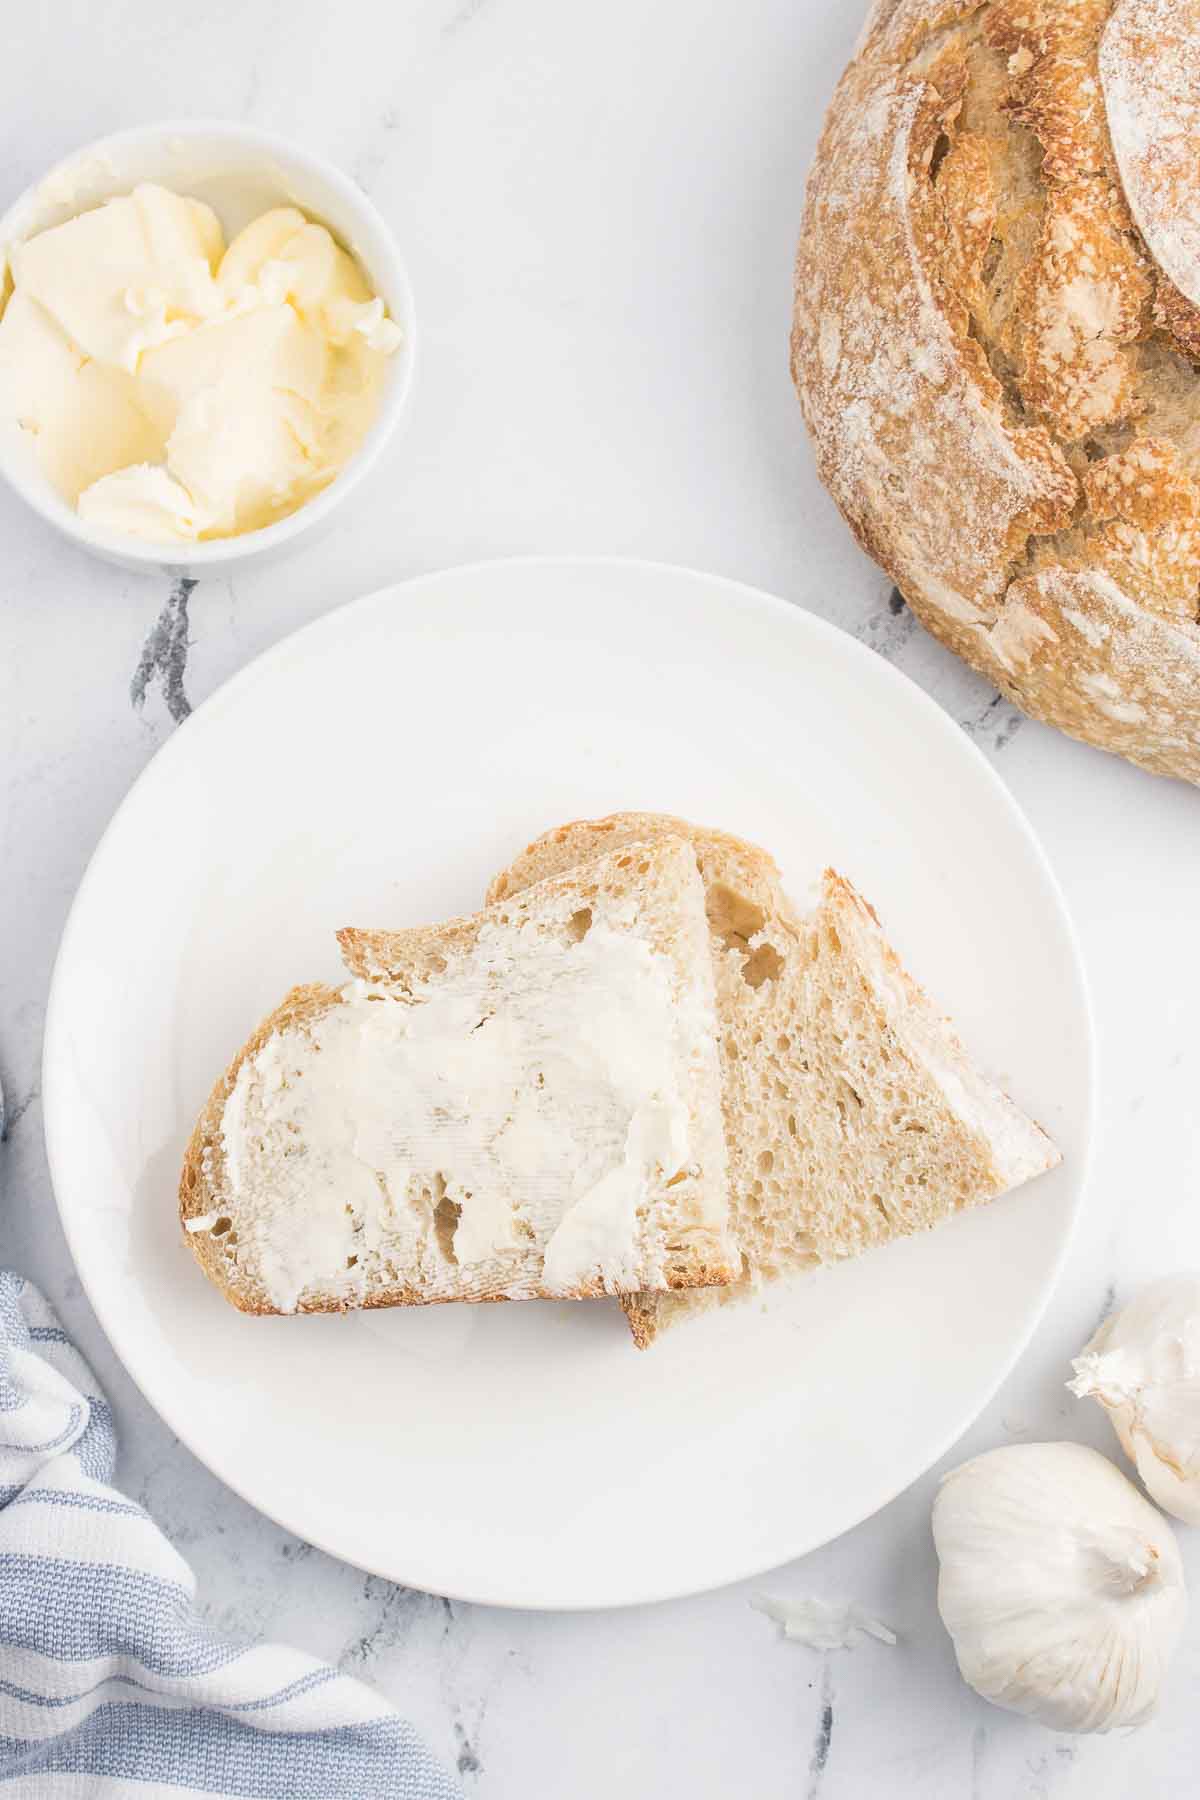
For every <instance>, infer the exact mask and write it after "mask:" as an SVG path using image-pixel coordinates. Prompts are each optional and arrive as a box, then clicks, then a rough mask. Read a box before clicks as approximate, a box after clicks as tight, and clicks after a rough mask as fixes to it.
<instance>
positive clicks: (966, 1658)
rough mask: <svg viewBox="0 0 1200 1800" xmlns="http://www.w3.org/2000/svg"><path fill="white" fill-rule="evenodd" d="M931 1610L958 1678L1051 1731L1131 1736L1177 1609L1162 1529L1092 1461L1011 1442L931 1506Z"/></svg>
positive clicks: (960, 1476)
mask: <svg viewBox="0 0 1200 1800" xmlns="http://www.w3.org/2000/svg"><path fill="white" fill-rule="evenodd" d="M933 1538H934V1543H935V1544H936V1545H937V1553H938V1558H939V1561H940V1563H941V1575H940V1578H939V1581H938V1607H939V1609H940V1611H941V1615H942V1618H943V1620H944V1621H945V1624H946V1629H947V1630H948V1631H949V1633H950V1636H951V1637H952V1638H953V1640H954V1650H955V1654H956V1655H957V1657H958V1666H959V1669H960V1670H961V1671H962V1675H963V1679H964V1680H965V1681H968V1682H969V1683H970V1685H971V1686H972V1687H973V1688H974V1689H975V1690H976V1691H977V1692H978V1693H980V1694H982V1695H983V1697H984V1699H985V1700H993V1701H994V1702H995V1703H996V1705H997V1706H1006V1707H1008V1708H1009V1710H1010V1711H1012V1712H1019V1713H1026V1714H1028V1715H1029V1716H1031V1717H1032V1718H1036V1719H1040V1720H1041V1721H1042V1722H1043V1724H1046V1725H1051V1726H1054V1727H1055V1728H1056V1729H1057V1730H1059V1731H1111V1730H1112V1729H1113V1728H1114V1727H1115V1726H1118V1725H1140V1724H1141V1723H1142V1722H1143V1721H1144V1720H1145V1719H1147V1718H1149V1716H1150V1714H1151V1713H1152V1712H1153V1710H1154V1706H1155V1702H1156V1701H1157V1699H1158V1690H1159V1686H1160V1684H1161V1681H1162V1678H1163V1674H1164V1671H1165V1670H1166V1667H1167V1663H1168V1662H1169V1660H1170V1657H1171V1652H1172V1651H1173V1650H1174V1648H1175V1645H1176V1642H1177V1641H1178V1638H1179V1634H1180V1631H1181V1630H1182V1628H1183V1620H1184V1615H1185V1613H1186V1611H1187V1593H1186V1590H1185V1587H1184V1580H1183V1568H1182V1565H1181V1563H1180V1559H1179V1550H1178V1547H1177V1545H1176V1543H1175V1537H1174V1534H1173V1533H1172V1531H1171V1527H1170V1526H1169V1525H1168V1524H1167V1521H1166V1520H1165V1519H1164V1518H1163V1517H1162V1516H1161V1514H1159V1513H1157V1512H1156V1511H1155V1510H1154V1508H1153V1507H1152V1506H1151V1505H1150V1503H1149V1502H1148V1501H1147V1500H1144V1499H1143V1498H1142V1496H1141V1495H1140V1494H1139V1493H1138V1491H1137V1489H1136V1488H1135V1487H1134V1486H1133V1484H1132V1482H1130V1481H1127V1480H1126V1478H1125V1476H1124V1475H1122V1474H1121V1472H1120V1470H1119V1469H1117V1468H1115V1467H1114V1466H1113V1464H1112V1463H1110V1462H1109V1461H1108V1460H1107V1459H1106V1458H1105V1457H1103V1456H1101V1455H1100V1454H1099V1452H1098V1451H1095V1450H1089V1449H1086V1448H1085V1447H1084V1446H1083V1445H1082V1444H1012V1445H1010V1446H1008V1447H1007V1448H1005V1449H1003V1450H989V1451H988V1452H987V1453H986V1454H985V1455H983V1456H977V1457H975V1458H974V1459H973V1461H971V1462H968V1463H964V1464H963V1465H962V1467H961V1468H958V1469H954V1470H952V1471H951V1473H950V1474H949V1475H947V1476H946V1477H945V1479H944V1481H943V1482H942V1485H941V1488H940V1490H939V1492H938V1496H937V1499H936V1501H935V1502H934V1507H933Z"/></svg>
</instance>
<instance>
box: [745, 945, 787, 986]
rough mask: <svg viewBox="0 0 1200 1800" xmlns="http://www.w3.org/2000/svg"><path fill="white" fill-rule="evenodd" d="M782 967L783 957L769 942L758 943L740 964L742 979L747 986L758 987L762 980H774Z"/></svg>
mask: <svg viewBox="0 0 1200 1800" xmlns="http://www.w3.org/2000/svg"><path fill="white" fill-rule="evenodd" d="M782 969H783V958H782V956H780V954H779V952H778V950H776V949H775V948H774V947H773V946H772V945H771V944H760V945H759V946H758V949H757V950H752V951H751V952H750V954H749V956H748V957H747V958H746V960H745V962H744V963H743V964H742V980H743V981H744V982H745V983H746V986H747V987H752V988H760V987H761V986H762V984H763V982H764V981H775V980H777V978H778V977H779V975H780V973H781V971H782Z"/></svg>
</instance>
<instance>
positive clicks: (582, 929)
mask: <svg viewBox="0 0 1200 1800" xmlns="http://www.w3.org/2000/svg"><path fill="white" fill-rule="evenodd" d="M591 929H592V909H591V907H590V906H581V907H580V908H579V911H578V912H573V913H572V914H571V916H570V918H569V919H568V920H567V936H568V937H569V938H570V940H571V942H572V943H573V944H581V943H582V942H583V940H584V938H585V937H586V936H587V934H588V932H589V931H590V930H591Z"/></svg>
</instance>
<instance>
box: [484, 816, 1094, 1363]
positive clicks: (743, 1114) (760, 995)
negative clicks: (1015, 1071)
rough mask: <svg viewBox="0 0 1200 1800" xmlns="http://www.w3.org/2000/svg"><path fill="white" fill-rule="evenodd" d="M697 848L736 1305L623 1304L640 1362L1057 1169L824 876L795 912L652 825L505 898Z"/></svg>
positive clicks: (872, 928) (599, 844)
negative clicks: (633, 851)
mask: <svg viewBox="0 0 1200 1800" xmlns="http://www.w3.org/2000/svg"><path fill="white" fill-rule="evenodd" d="M681 832H686V833H690V835H691V839H692V843H693V845H694V847H695V851H696V861H697V863H698V865H699V868H700V871H701V875H702V877H703V880H704V884H705V889H706V908H707V914H708V922H709V942H710V946H711V952H712V959H713V967H714V975H715V982H716V995H717V1015H718V1025H719V1032H720V1052H721V1083H722V1096H723V1104H724V1116H725V1135H726V1140H727V1145H728V1152H729V1183H730V1210H731V1222H732V1227H733V1232H734V1235H735V1237H736V1239H737V1241H738V1244H739V1245H740V1247H741V1251H742V1256H743V1259H744V1269H743V1278H742V1282H741V1283H740V1284H738V1286H737V1288H736V1289H735V1288H728V1289H722V1290H721V1291H720V1292H715V1291H714V1292H713V1293H712V1294H707V1295H701V1294H695V1295H692V1294H643V1295H639V1296H636V1297H632V1298H626V1299H624V1300H623V1302H622V1304H623V1305H624V1307H625V1311H626V1313H627V1315H628V1317H629V1322H630V1328H631V1330H632V1332H633V1335H634V1338H635V1340H636V1341H637V1342H638V1343H639V1345H643V1346H644V1345H645V1344H648V1343H649V1342H651V1341H652V1340H653V1338H654V1337H655V1336H656V1335H657V1333H658V1332H660V1331H661V1330H662V1329H663V1328H664V1327H665V1326H667V1325H669V1324H671V1323H674V1322H675V1321H677V1320H678V1319H681V1318H683V1317H687V1316H689V1315H691V1314H692V1313H694V1312H695V1311H696V1309H697V1308H698V1307H702V1306H704V1305H707V1304H712V1303H713V1302H714V1301H717V1300H721V1299H727V1298H732V1297H734V1295H735V1293H736V1292H743V1293H744V1292H745V1291H747V1290H748V1289H751V1288H753V1286H754V1285H756V1284H757V1283H759V1282H761V1281H764V1280H770V1279H772V1278H775V1277H778V1276H786V1275H791V1274H795V1273H797V1272H799V1271H802V1270H805V1269H810V1268H814V1267H817V1266H818V1265H820V1264H822V1263H831V1262H836V1261H838V1260H840V1259H841V1258H843V1257H847V1256H857V1255H858V1254H859V1253H860V1252H862V1251H864V1250H868V1249H870V1248H872V1247H873V1246H875V1245H878V1244H884V1243H887V1242H889V1241H890V1240H891V1239H893V1238H896V1237H902V1236H907V1235H909V1234H911V1233H914V1232H918V1231H924V1230H927V1229H928V1228H930V1227H931V1226H934V1225H936V1224H938V1223H939V1222H940V1221H941V1220H943V1219H946V1218H949V1217H951V1216H952V1215H953V1214H955V1213H958V1212H961V1211H964V1210H965V1209H967V1208H969V1207H972V1206H977V1205H979V1204H981V1203H982V1202H984V1201H987V1200H991V1199H993V1198H995V1197H996V1196H997V1195H999V1194H1001V1193H1004V1192H1006V1191H1007V1190H1008V1189H1010V1188H1012V1187H1015V1186H1017V1185H1018V1184H1020V1183H1021V1182H1024V1181H1027V1180H1029V1179H1030V1178H1031V1177H1033V1176H1035V1175H1037V1174H1040V1173H1041V1172H1042V1171H1044V1170H1046V1169H1049V1168H1052V1167H1053V1166H1054V1165H1055V1164H1056V1163H1057V1162H1059V1160H1060V1157H1059V1153H1058V1151H1057V1150H1056V1148H1055V1147H1054V1145H1053V1144H1052V1143H1051V1141H1050V1139H1049V1138H1048V1137H1047V1136H1046V1134H1045V1133H1044V1132H1043V1131H1042V1130H1041V1129H1040V1127H1039V1126H1037V1125H1035V1124H1033V1123H1032V1122H1031V1121H1030V1120H1029V1119H1027V1118H1026V1117H1025V1115H1024V1114H1023V1113H1022V1112H1021V1111H1020V1110H1019V1109H1018V1108H1017V1107H1016V1106H1015V1105H1014V1104H1013V1103H1012V1102H1011V1101H1010V1100H1009V1099H1008V1098H1007V1096H1006V1095H1004V1094H1003V1093H1002V1092H1001V1091H1000V1090H999V1089H998V1088H997V1087H996V1086H994V1084H992V1083H991V1082H989V1081H988V1080H986V1079H985V1077H984V1076H983V1075H981V1074H980V1073H979V1072H978V1070H977V1069H976V1068H975V1067H974V1065H973V1064H972V1063H971V1061H970V1059H969V1058H968V1056H967V1054H966V1052H965V1051H964V1050H963V1048H962V1046H961V1044H959V1042H958V1040H957V1039H956V1037H955V1036H954V1034H953V1032H952V1031H951V1029H950V1028H949V1026H948V1025H947V1023H946V1021H945V1020H944V1019H943V1018H942V1016H941V1015H940V1014H939V1013H938V1012H937V1010H936V1009H935V1008H934V1006H933V1005H932V1004H931V1003H930V1001H929V1000H928V999H927V998H926V996H925V995H924V994H923V993H922V991H921V989H920V988H919V987H918V986H917V985H916V983H915V982H914V981H913V980H912V979H911V977H910V976H909V975H908V974H907V972H906V971H905V970H904V968H903V966H902V965H901V963H900V960H899V958H898V957H897V956H896V954H895V952H894V951H893V950H892V949H891V947H890V946H889V944H888V943H887V940H886V938H885V937H884V935H883V932H882V931H881V929H880V926H879V923H878V920H877V919H876V917H875V915H874V913H873V912H872V910H871V908H870V907H869V906H868V905H867V904H866V902H865V901H864V900H862V899H861V898H860V896H859V895H858V894H857V893H856V892H855V890H854V889H853V888H852V887H851V885H850V884H849V882H847V881H845V880H843V879H842V878H841V877H840V876H838V875H836V874H834V873H833V872H832V871H829V872H827V874H826V876H825V880H824V885H823V891H822V895H821V899H820V902H819V904H818V906H817V908H816V910H815V911H814V912H813V913H811V914H808V915H805V914H802V913H800V912H798V911H797V910H796V909H795V908H794V907H793V905H792V903H791V902H790V900H789V899H788V897H787V895H786V894H785V893H784V891H783V888H782V886H781V883H780V879H779V874H778V871H777V869H776V867H775V865H774V863H773V862H772V860H771V858H770V857H769V856H767V855H766V853H765V852H763V851H760V850H757V849H756V848H755V847H754V846H753V845H751V844H747V843H743V842H741V841H740V840H738V839H736V838H733V837H730V836H728V835H727V834H725V833H722V832H716V831H709V830H706V829H704V828H702V827H693V826H689V825H687V824H686V823H685V822H684V821H682V820H679V819H675V818H669V817H665V816H659V815H654V814H645V813H628V814H618V815H614V816H613V817H611V818H607V819H601V820H597V821H595V822H593V823H591V824H589V823H587V822H579V823H577V824H574V825H568V826H563V827H560V828H559V829H558V830H555V831H550V832H547V833H546V834H545V836H544V837H542V838H539V839H537V840H536V841H535V842H534V843H532V844H531V845H529V847H528V848H527V849H526V850H525V851H523V852H522V854H521V855H520V856H519V857H518V858H517V859H516V860H515V862H513V863H512V864H511V865H510V866H509V868H508V869H506V870H505V871H504V872H503V873H502V874H500V875H498V876H497V877H496V878H495V879H494V880H493V882H492V885H491V888H490V889H489V893H490V894H491V895H493V896H494V895H497V894H508V895H511V894H514V893H517V892H519V891H521V889H522V888H523V887H524V886H525V884H527V883H530V882H538V881H540V880H542V879H544V878H545V876H546V874H547V873H548V872H550V871H551V870H553V871H558V870H560V869H562V868H563V867H564V864H565V863H566V861H567V859H568V858H574V859H575V860H576V861H578V862H581V863H584V864H585V866H586V862H587V859H588V858H589V857H595V856H597V855H600V854H603V853H606V852H608V851H610V850H611V847H612V846H613V845H615V844H621V843H624V842H625V841H626V840H627V839H628V840H630V841H648V840H651V839H653V838H654V837H655V836H657V835H659V834H663V835H666V836H678V835H679V834H680V833H681Z"/></svg>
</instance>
